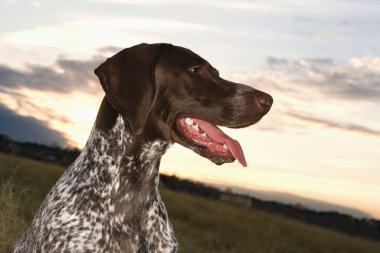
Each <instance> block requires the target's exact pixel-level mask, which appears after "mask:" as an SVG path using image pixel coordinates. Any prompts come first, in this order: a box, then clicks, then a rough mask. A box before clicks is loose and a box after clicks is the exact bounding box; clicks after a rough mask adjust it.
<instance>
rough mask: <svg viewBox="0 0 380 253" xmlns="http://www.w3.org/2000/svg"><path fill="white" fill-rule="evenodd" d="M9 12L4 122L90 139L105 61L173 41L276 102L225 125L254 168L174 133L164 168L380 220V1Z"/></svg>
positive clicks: (109, 3)
mask: <svg viewBox="0 0 380 253" xmlns="http://www.w3.org/2000/svg"><path fill="white" fill-rule="evenodd" d="M0 23H1V25H0V133H5V134H7V135H9V136H10V137H12V138H13V139H16V140H21V141H36V142H41V143H45V144H57V145H60V146H63V147H65V146H75V147H79V148H81V147H83V145H84V144H85V142H86V140H87V138H88V135H89V133H90V130H91V128H92V125H93V123H94V120H95V116H96V113H97V110H98V108H99V105H100V102H101V100H102V98H103V96H104V93H103V91H102V89H101V87H100V84H99V82H98V80H97V78H96V77H95V75H94V74H93V70H94V69H95V68H96V67H97V66H98V65H99V64H100V63H102V62H103V61H104V60H105V59H106V58H108V57H110V56H112V55H113V54H115V53H116V52H118V51H119V50H121V49H122V48H127V47H131V46H133V45H135V44H139V43H142V42H146V43H157V42H167V43H172V44H174V45H179V46H183V47H186V48H189V49H191V50H192V51H194V52H195V53H197V54H199V55H200V56H202V57H203V58H205V59H207V60H208V61H209V62H210V63H211V64H212V65H213V66H214V67H216V68H217V69H218V70H219V72H220V74H221V76H222V77H223V78H225V79H228V80H231V81H234V82H240V83H245V84H248V85H250V86H252V87H255V88H257V89H260V90H263V91H265V92H267V93H269V94H271V95H272V96H273V98H274V101H275V102H274V105H273V107H272V109H271V111H270V112H269V114H268V115H267V116H266V117H264V118H263V119H262V120H261V121H260V122H259V123H258V124H256V125H254V126H250V127H248V128H244V129H225V128H223V130H224V131H225V132H226V133H228V134H229V135H230V136H232V137H233V138H234V139H237V140H239V142H240V144H241V145H242V147H243V150H244V151H245V156H246V159H247V162H248V167H247V168H243V167H241V166H240V165H239V164H238V163H237V162H235V163H232V164H225V165H222V166H217V165H214V164H213V163H211V162H210V161H208V160H207V159H205V158H202V157H200V156H198V155H196V154H195V153H193V152H192V151H190V150H187V149H185V148H183V147H181V146H179V145H174V146H173V147H172V148H171V149H170V150H169V151H168V152H167V154H166V155H165V156H164V158H163V160H162V163H161V171H162V172H164V173H168V174H175V175H177V176H180V177H185V178H190V179H194V180H198V181H203V182H207V183H214V184H223V185H227V186H230V187H240V188H246V189H253V190H256V191H268V192H284V193H290V194H294V195H298V196H301V197H305V198H311V199H316V200H321V201H326V202H329V203H333V204H336V205H342V206H347V207H350V208H355V209H358V210H361V211H363V212H365V213H367V214H368V215H369V216H371V217H375V218H378V219H380V46H379V45H380V2H379V1H371V0H364V1H362V0H361V1H359V0H357V1H355V0H344V1H343V0H330V1H327V0H318V1H315V0H293V1H290V0H282V1H276V0H266V1H264V0H262V1H261V0H256V1H248V0H241V1H225V0H218V1H213V0H202V1H199V0H192V1H189V0H182V1H173V0H157V1H154V0H135V1H122V0H75V1H74V0H66V1H47V0H30V1H29V0H25V1H21V0H0Z"/></svg>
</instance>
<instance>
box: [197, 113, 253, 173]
mask: <svg viewBox="0 0 380 253" xmlns="http://www.w3.org/2000/svg"><path fill="white" fill-rule="evenodd" d="M193 121H194V122H195V123H196V124H198V125H199V127H200V128H201V129H202V130H203V131H204V132H206V134H207V135H208V136H209V137H210V138H211V139H212V140H213V141H214V142H217V143H220V144H226V145H227V147H228V149H229V150H230V152H231V154H232V155H233V157H235V159H236V160H238V161H239V162H240V163H241V164H242V165H243V166H244V167H247V162H246V161H245V157H244V153H243V150H242V148H241V146H240V143H239V142H238V141H237V140H234V139H232V138H231V137H229V136H228V135H226V134H225V133H223V132H222V130H220V129H219V128H218V127H216V126H214V125H213V124H210V123H208V122H207V121H204V120H201V119H196V118H193Z"/></svg>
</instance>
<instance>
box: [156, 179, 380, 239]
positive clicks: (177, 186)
mask: <svg viewBox="0 0 380 253" xmlns="http://www.w3.org/2000/svg"><path fill="white" fill-rule="evenodd" d="M160 183H161V184H163V185H164V186H165V187H167V188H169V189H172V190H175V191H181V192H187V193H190V194H194V195H199V196H202V197H206V198H209V199H214V200H221V201H224V202H227V203H230V204H234V205H243V206H250V207H253V208H255V209H258V210H262V211H265V212H269V213H275V214H280V215H282V216H286V217H290V218H294V219H297V220H300V221H303V222H306V223H310V224H314V225H317V226H320V227H324V228H328V229H332V230H335V231H338V232H342V233H345V234H349V235H352V236H357V237H362V238H367V239H371V240H377V241H380V221H378V220H375V219H357V218H353V217H351V216H349V215H345V214H340V213H338V212H332V211H330V212H325V211H313V210H310V209H307V208H306V207H303V206H302V205H300V204H297V205H289V204H282V203H279V202H274V201H264V200H260V199H257V198H255V197H251V196H247V195H241V194H236V193H233V192H231V191H230V190H229V191H225V190H221V189H218V188H216V187H212V186H208V185H205V184H202V183H198V182H193V181H190V180H186V179H180V178H177V177H175V176H167V175H163V174H161V175H160Z"/></svg>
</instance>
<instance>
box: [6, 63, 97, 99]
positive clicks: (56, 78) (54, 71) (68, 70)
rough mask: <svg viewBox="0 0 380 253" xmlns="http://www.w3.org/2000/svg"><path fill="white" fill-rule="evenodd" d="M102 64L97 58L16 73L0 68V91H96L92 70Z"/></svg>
mask: <svg viewBox="0 0 380 253" xmlns="http://www.w3.org/2000/svg"><path fill="white" fill-rule="evenodd" d="M101 62H102V60H100V59H98V58H96V57H95V58H92V59H90V60H84V61H80V60H70V59H58V60H57V61H56V63H55V64H54V65H53V66H50V67H45V66H39V65H28V66H27V70H16V69H13V68H10V67H7V66H5V65H0V87H1V86H3V87H6V88H11V89H15V88H20V87H27V88H31V89H37V90H46V91H56V92H62V93H68V92H71V91H78V90H81V91H86V92H91V93H96V92H98V91H99V87H98V86H97V85H93V83H94V82H97V80H96V77H95V75H94V74H93V70H94V69H95V68H96V67H97V66H98V65H99V64H100V63H101Z"/></svg>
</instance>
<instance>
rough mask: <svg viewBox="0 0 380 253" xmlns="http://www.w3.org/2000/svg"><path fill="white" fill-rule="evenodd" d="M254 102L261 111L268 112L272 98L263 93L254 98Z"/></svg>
mask: <svg viewBox="0 0 380 253" xmlns="http://www.w3.org/2000/svg"><path fill="white" fill-rule="evenodd" d="M256 101H257V104H258V106H259V108H260V109H261V110H262V111H268V110H269V109H270V107H271V106H272V104H273V98H272V96H271V95H269V94H266V93H264V92H262V93H260V94H259V95H258V96H257V97H256Z"/></svg>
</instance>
